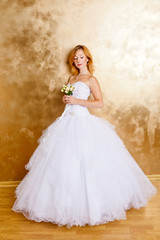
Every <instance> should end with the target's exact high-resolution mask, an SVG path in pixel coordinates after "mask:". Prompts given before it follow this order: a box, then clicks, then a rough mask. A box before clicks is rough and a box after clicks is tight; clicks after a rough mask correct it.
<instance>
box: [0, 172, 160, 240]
mask: <svg viewBox="0 0 160 240" xmlns="http://www.w3.org/2000/svg"><path fill="white" fill-rule="evenodd" d="M148 178H149V179H150V180H151V182H152V183H153V184H154V185H155V187H157V189H158V193H157V195H156V196H154V197H153V198H152V199H151V200H150V201H149V202H148V205H147V207H144V208H141V209H139V210H137V209H133V208H132V209H129V210H128V211H127V220H120V221H114V222H109V223H106V224H103V225H98V226H89V225H86V226H85V227H76V226H75V227H72V228H67V227H65V226H63V227H58V226H57V225H55V224H52V223H45V222H40V223H38V222H35V221H30V220H28V219H26V218H25V217H24V216H23V214H22V213H15V212H13V211H12V210H11V207H12V205H13V203H14V201H15V198H14V190H15V188H16V186H17V184H19V182H1V183H0V240H6V239H9V240H32V239H34V240H39V239H44V240H50V239H53V240H63V239H67V240H75V239H81V240H84V239H86V240H88V239H91V240H128V239H131V240H160V191H159V189H160V175H159V176H157V175H152V176H148Z"/></svg>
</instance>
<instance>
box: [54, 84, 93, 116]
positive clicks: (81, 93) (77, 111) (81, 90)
mask: <svg viewBox="0 0 160 240" xmlns="http://www.w3.org/2000/svg"><path fill="white" fill-rule="evenodd" d="M68 85H72V86H74V87H75V89H74V91H73V95H72V96H73V97H75V98H79V99H84V100H87V99H88V97H89V95H90V93H91V91H90V87H89V86H88V85H87V84H86V83H84V82H82V81H77V82H75V83H73V84H70V83H68V84H67V86H68ZM66 114H69V115H72V116H75V115H86V114H90V113H89V111H88V108H87V107H85V106H82V105H76V104H74V105H73V104H66V106H65V109H64V112H63V114H62V115H61V117H59V118H60V119H62V118H63V116H64V115H66Z"/></svg>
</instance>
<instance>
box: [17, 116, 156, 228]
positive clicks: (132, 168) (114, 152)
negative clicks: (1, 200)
mask: <svg viewBox="0 0 160 240" xmlns="http://www.w3.org/2000/svg"><path fill="white" fill-rule="evenodd" d="M38 143H39V145H38V147H37V148H36V150H35V151H34V153H33V155H32V156H31V158H30V161H29V162H28V164H27V165H25V168H26V169H27V170H28V172H27V174H26V175H25V177H24V178H23V179H22V181H21V182H20V184H19V185H18V186H17V188H16V190H15V195H16V200H15V202H14V205H13V207H12V210H13V211H15V212H21V213H23V215H24V216H25V217H26V218H28V219H30V220H34V221H36V222H41V221H44V222H52V223H54V224H58V226H63V225H66V226H67V227H68V228H70V227H71V226H73V225H75V226H85V225H86V224H88V225H90V226H93V225H98V224H104V223H107V222H110V221H115V220H121V219H126V210H127V209H129V208H136V209H139V208H141V207H145V206H146V205H147V201H149V200H150V199H151V197H152V196H154V195H155V194H156V193H157V189H156V188H155V186H154V185H153V184H152V183H151V182H150V181H149V179H148V178H147V176H146V175H145V174H144V172H143V171H142V170H141V168H140V167H139V166H138V164H137V163H136V161H135V160H134V159H133V157H132V156H131V154H130V153H129V152H128V150H127V149H126V147H125V145H124V143H123V141H122V140H121V139H120V137H119V136H118V135H117V133H116V131H115V126H113V125H111V124H110V123H109V122H108V121H107V120H105V119H103V118H100V117H97V116H95V115H92V114H84V115H83V114H82V115H74V114H73V115H72V112H71V113H70V114H66V115H65V116H64V117H63V119H61V118H57V119H56V120H55V121H54V122H53V123H52V124H51V125H50V126H49V127H48V128H46V129H45V130H44V131H43V134H42V135H41V137H40V138H39V139H38Z"/></svg>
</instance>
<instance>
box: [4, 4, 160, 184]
mask: <svg viewBox="0 0 160 240" xmlns="http://www.w3.org/2000/svg"><path fill="white" fill-rule="evenodd" d="M0 11H1V14H0V63H1V64H0V100H1V101H0V109H1V114H0V129H1V131H0V153H1V154H0V172H1V177H0V180H20V179H21V178H22V177H23V176H24V175H25V173H26V172H27V171H26V170H25V168H24V165H25V164H26V163H27V162H28V161H29V158H30V157H31V155H32V153H33V151H34V150H35V148H36V147H37V145H38V143H37V139H38V138H39V137H40V136H41V134H42V130H44V129H45V128H47V127H48V126H49V125H50V124H51V123H52V122H53V121H54V120H55V119H56V118H57V117H58V116H60V115H61V113H62V112H63V109H64V104H63V102H62V95H63V94H62V93H61V92H60V88H61V86H62V85H63V84H65V83H66V82H67V80H68V77H69V76H70V71H69V66H68V64H67V57H68V53H69V52H70V50H71V49H72V48H73V47H74V46H75V45H77V44H83V45H86V46H87V47H88V48H89V49H90V51H91V53H92V55H93V58H94V65H95V68H96V71H95V73H94V76H96V77H97V79H98V80H99V82H100V85H101V88H102V93H103V97H104V107H103V109H89V111H90V112H91V113H92V114H95V115H97V116H100V117H103V118H105V119H107V120H108V121H110V122H111V123H112V124H114V125H116V129H117V133H118V134H119V136H120V137H121V138H122V139H123V141H124V143H125V145H126V147H127V149H128V150H129V152H130V153H131V154H132V156H133V157H134V158H135V160H136V161H137V163H138V164H139V165H140V167H141V168H142V169H143V171H144V172H145V173H146V174H159V173H160V64H159V59H160V58H159V57H160V45H159V43H160V14H159V12H160V1H159V0H145V1H144V0H141V1H139V0H130V1H128V0H112V1H111V0H100V1H97V0H76V1H75V0H37V1H36V0H12V1H11V0H1V1H0ZM90 98H91V99H92V96H91V97H90Z"/></svg>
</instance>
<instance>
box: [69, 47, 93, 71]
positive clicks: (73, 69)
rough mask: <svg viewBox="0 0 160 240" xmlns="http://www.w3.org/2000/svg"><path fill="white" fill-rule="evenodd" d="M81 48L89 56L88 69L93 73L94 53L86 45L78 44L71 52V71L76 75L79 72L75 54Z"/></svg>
mask: <svg viewBox="0 0 160 240" xmlns="http://www.w3.org/2000/svg"><path fill="white" fill-rule="evenodd" d="M79 49H82V50H83V52H84V54H85V55H86V56H87V58H88V63H87V68H88V71H89V72H90V73H91V74H93V71H94V66H93V58H92V55H91V53H90V51H89V49H88V48H87V47H86V46H84V45H77V46H76V47H74V48H73V49H72V51H71V52H70V54H69V59H68V63H69V65H70V67H71V72H72V73H73V74H75V75H76V74H78V73H79V69H78V68H77V67H76V66H75V64H74V56H75V53H76V52H77V50H79Z"/></svg>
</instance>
